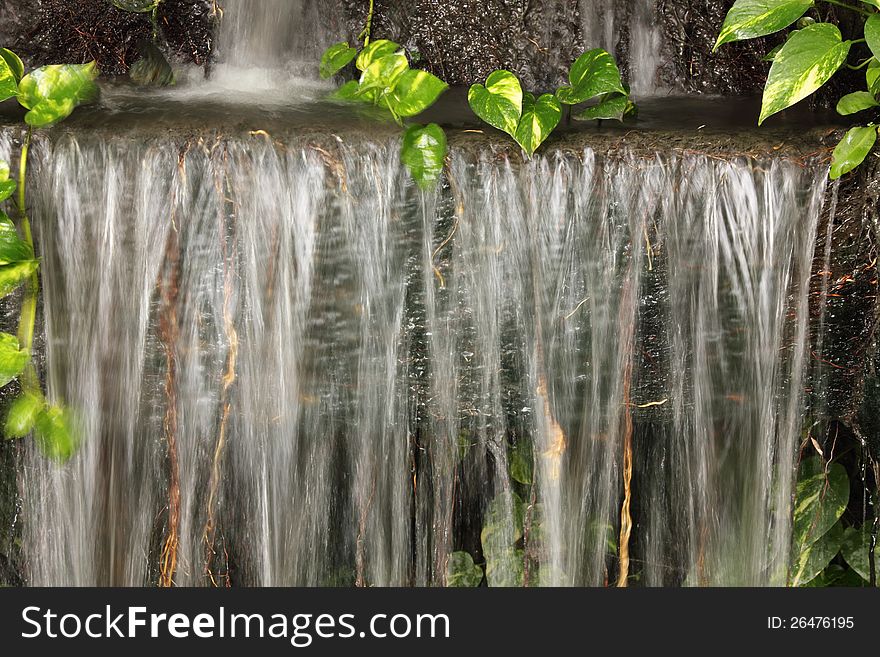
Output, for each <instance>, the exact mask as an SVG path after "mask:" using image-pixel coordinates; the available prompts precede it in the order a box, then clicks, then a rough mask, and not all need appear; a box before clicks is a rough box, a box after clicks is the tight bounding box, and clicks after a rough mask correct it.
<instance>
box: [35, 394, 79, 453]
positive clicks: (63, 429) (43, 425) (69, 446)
mask: <svg viewBox="0 0 880 657" xmlns="http://www.w3.org/2000/svg"><path fill="white" fill-rule="evenodd" d="M34 428H35V429H36V436H37V444H38V445H39V446H40V449H42V450H43V453H44V454H45V455H46V456H48V457H49V458H51V459H55V460H56V461H60V462H62V463H63V462H64V461H67V460H68V459H69V458H70V457H71V456H73V453H74V451H75V450H76V440H75V439H74V435H73V431H72V430H71V426H70V418H69V417H68V414H67V411H66V410H65V409H64V408H63V407H61V406H49V407H43V408H42V409H41V410H40V412H39V413H37V420H36V423H35V426H34Z"/></svg>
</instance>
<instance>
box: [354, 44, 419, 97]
mask: <svg viewBox="0 0 880 657" xmlns="http://www.w3.org/2000/svg"><path fill="white" fill-rule="evenodd" d="M408 70H409V62H408V61H407V59H406V56H405V55H403V54H402V53H395V54H393V55H385V57H379V58H378V59H374V60H373V62H372V63H371V64H370V65H369V66H368V67H367V69H366V70H365V71H364V72H363V74H362V75H361V86H360V89H359V90H358V91H359V92H360V93H364V92H366V91H368V90H371V89H376V90H377V91H378V92H379V93H380V94H384V93H390V92H391V90H392V89H393V88H394V85H395V84H397V81H398V79H399V78H400V76H401V75H403V74H404V73H405V72H406V71H408Z"/></svg>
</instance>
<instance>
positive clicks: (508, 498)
mask: <svg viewBox="0 0 880 657" xmlns="http://www.w3.org/2000/svg"><path fill="white" fill-rule="evenodd" d="M522 532H523V502H522V500H521V499H520V498H519V496H518V495H517V494H516V493H506V492H504V491H501V492H499V493H498V494H496V495H495V497H494V499H493V500H492V502H490V504H489V506H488V508H487V509H486V513H485V515H484V516H483V529H482V531H481V532H480V542H481V544H482V546H483V554H488V553H492V552H498V551H500V550H505V549H507V548H509V547H513V545H514V544H515V543H516V542H517V541H518V540H519V539H521V538H522Z"/></svg>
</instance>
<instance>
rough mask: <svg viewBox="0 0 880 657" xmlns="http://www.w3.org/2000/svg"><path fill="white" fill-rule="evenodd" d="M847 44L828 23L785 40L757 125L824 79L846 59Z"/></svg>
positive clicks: (819, 84) (804, 30)
mask: <svg viewBox="0 0 880 657" xmlns="http://www.w3.org/2000/svg"><path fill="white" fill-rule="evenodd" d="M850 45H851V42H849V41H843V40H842V39H841V36H840V30H838V29H837V26H835V25H831V24H830V23H816V24H815V25H809V26H807V27H805V28H804V29H802V30H800V31H798V32H797V34H795V35H794V36H792V37H791V38H790V39H789V40H788V41H786V42H785V45H783V46H782V48H780V50H779V52H778V53H777V54H776V57H774V58H773V65H772V66H771V67H770V75H769V76H768V77H767V84H766V86H765V87H764V98H763V100H762V102H761V118H760V119H759V120H758V125H760V124H761V123H763V122H764V121H765V120H766V119H767V118H768V117H770V116H772V115H773V114H776V113H777V112H781V111H782V110H784V109H785V108H786V107H791V106H792V105H794V104H795V103H797V102H798V101H801V100H803V99H804V98H806V97H807V96H809V95H810V94H811V93H813V92H814V91H816V89H818V88H819V87H821V86H822V85H823V84H825V83H826V82H828V80H829V79H830V78H831V76H832V75H834V73H835V72H836V71H837V69H839V68H840V67H841V66H842V65H843V63H844V62H845V61H846V56H847V54H848V53H849V48H850Z"/></svg>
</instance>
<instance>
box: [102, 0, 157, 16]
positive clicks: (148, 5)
mask: <svg viewBox="0 0 880 657" xmlns="http://www.w3.org/2000/svg"><path fill="white" fill-rule="evenodd" d="M110 2H112V3H113V6H115V7H118V8H119V9H121V10H122V11H130V12H133V13H135V14H145V13H146V12H148V11H153V10H154V9H155V8H156V7H158V6H159V3H160V2H162V0H110Z"/></svg>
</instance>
